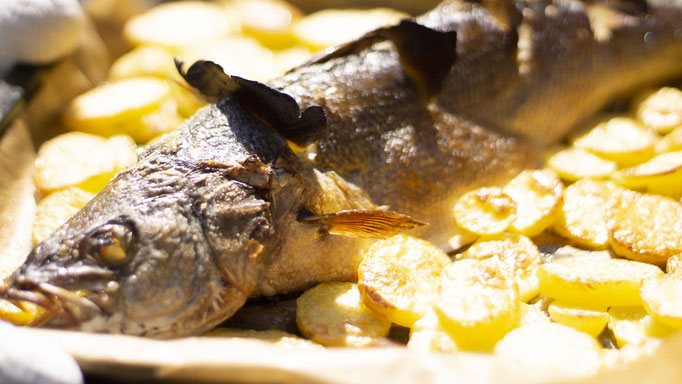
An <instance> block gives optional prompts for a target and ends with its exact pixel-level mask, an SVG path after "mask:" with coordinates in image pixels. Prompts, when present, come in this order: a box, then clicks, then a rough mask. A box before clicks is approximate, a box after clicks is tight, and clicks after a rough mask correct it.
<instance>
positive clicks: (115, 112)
mask: <svg viewBox="0 0 682 384" xmlns="http://www.w3.org/2000/svg"><path fill="white" fill-rule="evenodd" d="M171 96H172V94H171V89H170V87H169V86H168V83H167V82H166V81H165V80H162V79H158V78H152V77H138V78H132V79H125V80H121V81H117V82H114V83H105V84H102V85H100V86H98V87H97V88H94V89H92V90H90V91H88V92H85V93H84V94H82V95H80V96H78V97H76V98H75V99H74V100H73V101H72V102H71V105H69V107H68V109H67V111H66V113H65V115H64V119H65V121H66V124H67V126H68V127H69V128H71V129H73V130H76V131H82V132H86V133H92V134H96V135H101V136H112V135H117V134H129V135H130V136H132V137H133V138H135V139H137V138H138V137H137V129H138V128H139V126H140V125H139V121H140V119H141V118H142V117H143V116H144V115H147V114H149V113H152V112H154V111H156V110H158V109H159V107H160V106H161V105H162V104H163V103H164V102H166V101H167V100H169V99H171Z"/></svg>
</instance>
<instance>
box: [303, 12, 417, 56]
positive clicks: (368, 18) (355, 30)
mask: <svg viewBox="0 0 682 384" xmlns="http://www.w3.org/2000/svg"><path fill="white" fill-rule="evenodd" d="M406 17H409V15H406V14H404V13H402V12H398V11H395V10H393V9H388V8H376V9H370V10H358V9H343V10H340V9H328V10H323V11H318V12H315V13H312V14H310V15H307V16H305V17H304V18H302V19H301V20H299V21H298V22H297V23H296V24H295V25H294V27H293V31H294V36H296V39H297V40H298V41H299V42H300V43H302V44H303V45H305V46H307V47H309V48H310V49H312V50H313V51H317V50H320V49H325V48H328V47H333V46H336V45H339V44H342V43H345V42H347V41H351V40H353V39H356V38H358V37H360V36H362V35H363V34H365V33H366V32H369V31H372V30H374V29H376V28H379V27H381V26H385V25H392V24H397V23H398V22H399V21H400V20H401V19H403V18H406Z"/></svg>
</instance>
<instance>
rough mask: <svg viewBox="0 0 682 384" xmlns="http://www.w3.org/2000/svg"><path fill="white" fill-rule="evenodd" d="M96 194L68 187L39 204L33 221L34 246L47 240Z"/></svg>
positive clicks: (50, 195)
mask: <svg viewBox="0 0 682 384" xmlns="http://www.w3.org/2000/svg"><path fill="white" fill-rule="evenodd" d="M93 197H95V194H94V193H92V192H88V191H85V190H83V189H81V188H77V187H67V188H65V189H60V190H58V191H55V192H53V193H51V194H49V195H48V196H47V197H45V198H43V199H42V200H40V201H39V202H38V205H37V207H36V216H35V219H34V221H33V245H34V246H35V245H37V244H38V243H40V242H41V241H43V240H44V239H46V238H47V237H48V236H50V234H52V232H54V231H55V230H56V229H57V228H59V226H61V225H62V224H64V223H66V221H67V220H68V219H70V218H71V216H73V215H75V214H76V212H78V211H79V210H80V209H81V208H83V207H84V206H85V204H87V203H88V201H90V200H92V198H93Z"/></svg>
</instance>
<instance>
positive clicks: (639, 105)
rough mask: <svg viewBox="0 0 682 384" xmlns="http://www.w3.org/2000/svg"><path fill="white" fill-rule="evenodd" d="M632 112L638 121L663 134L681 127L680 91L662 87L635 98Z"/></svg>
mask: <svg viewBox="0 0 682 384" xmlns="http://www.w3.org/2000/svg"><path fill="white" fill-rule="evenodd" d="M635 100H636V101H635V103H634V106H633V107H634V108H633V110H634V112H635V115H636V116H637V118H638V119H639V121H641V122H642V123H643V124H644V125H646V126H647V127H649V128H652V129H654V130H655V131H656V132H658V133H661V134H665V133H668V132H670V131H672V130H673V129H675V128H677V127H679V126H682V91H680V90H679V89H677V88H672V87H663V88H659V89H657V90H653V91H648V92H646V93H644V94H642V95H640V96H639V97H637V98H635Z"/></svg>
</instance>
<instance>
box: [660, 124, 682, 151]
mask: <svg viewBox="0 0 682 384" xmlns="http://www.w3.org/2000/svg"><path fill="white" fill-rule="evenodd" d="M674 151H682V127H679V128H675V130H674V131H672V132H670V133H669V134H667V135H665V136H664V137H663V138H662V139H661V140H659V142H658V143H656V153H665V152H674Z"/></svg>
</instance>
